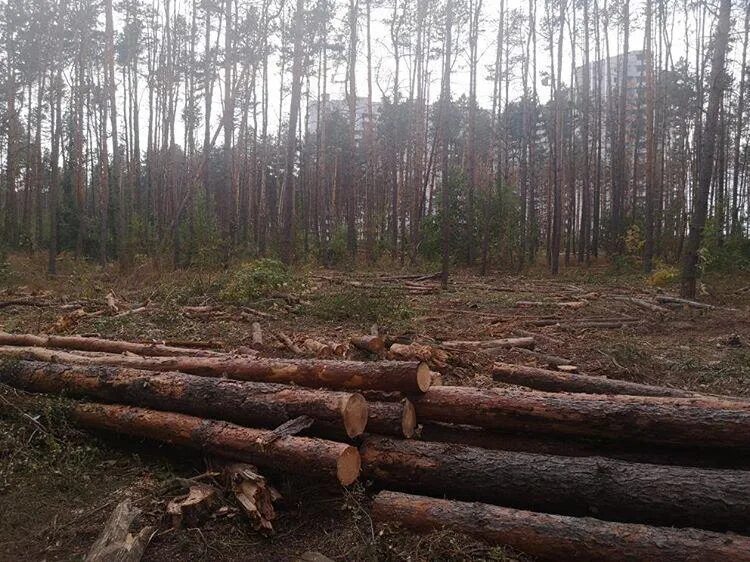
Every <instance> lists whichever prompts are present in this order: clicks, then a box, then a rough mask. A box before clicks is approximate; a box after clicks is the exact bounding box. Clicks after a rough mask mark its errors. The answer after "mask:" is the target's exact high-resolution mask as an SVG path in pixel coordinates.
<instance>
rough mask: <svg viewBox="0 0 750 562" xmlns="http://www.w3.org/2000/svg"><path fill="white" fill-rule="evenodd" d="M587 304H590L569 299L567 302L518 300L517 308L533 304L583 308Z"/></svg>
mask: <svg viewBox="0 0 750 562" xmlns="http://www.w3.org/2000/svg"><path fill="white" fill-rule="evenodd" d="M586 304H588V303H587V302H586V301H567V302H560V301H553V302H549V301H548V302H543V301H518V302H517V303H516V308H528V307H532V306H559V307H561V308H583V307H584V306H586Z"/></svg>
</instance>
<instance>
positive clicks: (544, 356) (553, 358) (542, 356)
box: [513, 347, 572, 367]
mask: <svg viewBox="0 0 750 562" xmlns="http://www.w3.org/2000/svg"><path fill="white" fill-rule="evenodd" d="M513 350H514V351H517V352H519V353H521V354H523V355H526V356H528V357H533V358H534V359H537V360H539V361H541V362H543V363H546V364H547V365H554V366H555V367H557V366H559V365H570V364H571V363H572V361H571V360H570V359H566V358H565V357H560V356H559V355H551V354H549V353H541V352H539V351H533V350H531V349H525V348H523V347H514V348H513Z"/></svg>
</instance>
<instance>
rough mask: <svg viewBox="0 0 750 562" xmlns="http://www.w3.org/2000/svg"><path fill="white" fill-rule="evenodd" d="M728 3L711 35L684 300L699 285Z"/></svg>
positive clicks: (722, 79) (684, 270)
mask: <svg viewBox="0 0 750 562" xmlns="http://www.w3.org/2000/svg"><path fill="white" fill-rule="evenodd" d="M731 7H732V2H731V0H721V4H720V6H719V18H718V22H717V24H716V31H715V33H714V50H713V55H712V57H711V76H710V78H709V94H708V109H707V111H706V119H705V122H704V125H703V134H702V135H701V145H700V153H699V155H698V158H699V163H700V176H699V182H698V186H697V190H696V194H695V201H694V204H693V215H692V218H691V221H690V232H689V233H688V239H687V244H686V246H685V255H684V257H683V261H682V279H681V287H680V294H681V295H682V296H683V297H687V298H694V297H695V293H696V288H697V282H698V250H699V249H700V245H701V241H702V239H703V228H704V226H705V224H706V215H707V213H708V196H709V192H710V190H711V178H712V174H713V168H714V156H715V151H716V144H715V143H716V131H717V127H718V121H719V109H720V108H721V101H722V97H723V96H724V87H725V83H726V77H725V75H724V64H725V60H726V54H727V49H728V45H729V28H730V23H731V21H730V19H731Z"/></svg>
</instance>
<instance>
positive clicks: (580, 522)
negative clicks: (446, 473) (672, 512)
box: [372, 491, 750, 562]
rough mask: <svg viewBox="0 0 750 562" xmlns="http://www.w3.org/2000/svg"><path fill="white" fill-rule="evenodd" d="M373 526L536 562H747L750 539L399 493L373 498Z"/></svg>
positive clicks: (378, 495) (386, 492)
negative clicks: (444, 537) (496, 548)
mask: <svg viewBox="0 0 750 562" xmlns="http://www.w3.org/2000/svg"><path fill="white" fill-rule="evenodd" d="M372 517H373V520H375V521H377V522H380V523H399V524H401V525H402V526H404V527H406V528H408V529H411V530H413V531H418V532H428V531H432V530H438V529H443V528H448V529H451V530H453V531H456V532H460V533H463V534H466V535H471V536H474V537H476V538H479V539H481V540H483V541H486V542H488V543H490V544H495V545H504V546H510V547H511V548H513V549H515V550H516V551H519V552H523V553H526V554H529V555H531V556H533V557H534V559H536V560H554V561H557V560H590V561H599V560H610V561H623V562H624V561H627V560H645V561H661V560H691V561H694V562H699V561H700V562H724V561H726V560H733V561H737V562H740V561H743V562H747V561H750V539H748V538H747V537H743V536H740V535H733V534H723V533H715V532H711V531H703V530H699V529H673V528H668V527H651V526H648V525H639V524H633V523H612V522H607V521H600V520H598V519H593V518H589V517H585V518H579V517H567V516H564V515H550V514H547V513H535V512H532V511H521V510H518V509H512V508H507V507H498V506H494V505H488V504H484V503H466V502H459V501H450V500H443V499H436V498H428V497H424V496H414V495H409V494H403V493H399V492H391V491H383V492H380V493H378V494H377V495H376V496H375V501H374V502H373V505H372Z"/></svg>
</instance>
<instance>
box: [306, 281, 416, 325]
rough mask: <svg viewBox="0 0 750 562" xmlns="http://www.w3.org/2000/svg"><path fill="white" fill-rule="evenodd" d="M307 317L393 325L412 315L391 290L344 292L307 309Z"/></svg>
mask: <svg viewBox="0 0 750 562" xmlns="http://www.w3.org/2000/svg"><path fill="white" fill-rule="evenodd" d="M303 312H304V314H309V315H310V316H315V317H317V318H319V319H321V320H325V321H329V322H345V321H350V322H358V323H373V322H376V323H378V324H393V323H396V322H399V321H404V320H408V319H409V318H411V317H412V315H413V311H412V310H411V308H410V307H409V306H408V304H407V303H406V301H405V300H404V296H403V294H402V293H399V292H398V291H394V290H392V289H370V290H367V292H364V291H361V290H357V289H343V290H341V291H339V292H337V293H330V294H326V295H323V296H321V297H319V298H318V299H316V300H315V301H313V302H312V303H311V304H309V305H307V306H306V307H305V309H304V311H303Z"/></svg>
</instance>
